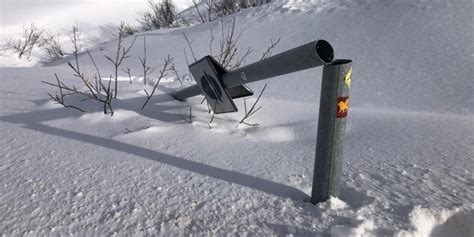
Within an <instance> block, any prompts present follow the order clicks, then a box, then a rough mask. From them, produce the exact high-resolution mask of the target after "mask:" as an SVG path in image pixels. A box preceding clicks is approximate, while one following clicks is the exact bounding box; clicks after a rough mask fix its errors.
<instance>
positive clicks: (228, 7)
mask: <svg viewBox="0 0 474 237" xmlns="http://www.w3.org/2000/svg"><path fill="white" fill-rule="evenodd" d="M237 6H238V5H237V4H236V1H234V0H219V1H216V2H215V3H214V9H215V11H216V14H217V15H218V16H220V17H222V16H227V15H230V14H234V13H235V12H237V10H238V7H237Z"/></svg>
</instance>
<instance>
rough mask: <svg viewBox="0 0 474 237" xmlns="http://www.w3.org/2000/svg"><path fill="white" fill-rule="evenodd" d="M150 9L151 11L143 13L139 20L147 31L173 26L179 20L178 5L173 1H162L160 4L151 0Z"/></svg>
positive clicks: (149, 2)
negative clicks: (177, 14)
mask: <svg viewBox="0 0 474 237" xmlns="http://www.w3.org/2000/svg"><path fill="white" fill-rule="evenodd" d="M148 7H149V8H150V9H149V11H147V12H141V13H140V16H139V18H138V19H137V20H138V22H139V23H140V25H141V26H142V28H143V29H144V30H146V31H148V30H154V29H159V28H161V27H170V26H173V24H174V23H175V21H176V20H177V16H176V5H175V4H174V3H173V1H172V0H162V1H161V2H160V3H154V2H153V1H152V0H149V1H148Z"/></svg>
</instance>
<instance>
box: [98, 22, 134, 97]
mask: <svg viewBox="0 0 474 237" xmlns="http://www.w3.org/2000/svg"><path fill="white" fill-rule="evenodd" d="M125 29H126V27H125V23H124V22H121V23H120V25H119V27H118V39H117V51H116V53H115V57H114V59H112V58H111V57H110V56H107V55H105V58H106V59H107V60H109V61H110V62H111V63H112V64H113V65H114V79H115V86H114V98H117V87H118V70H119V67H120V65H121V64H122V62H123V60H124V59H126V58H129V57H130V56H129V55H128V53H129V52H130V49H132V46H133V44H135V40H136V39H137V36H135V38H133V41H132V43H131V44H130V45H129V46H128V48H125V47H124V46H123V39H124V37H125V36H126V35H125Z"/></svg>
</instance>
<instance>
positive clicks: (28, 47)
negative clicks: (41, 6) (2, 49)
mask: <svg viewBox="0 0 474 237" xmlns="http://www.w3.org/2000/svg"><path fill="white" fill-rule="evenodd" d="M43 31H44V30H42V29H40V28H38V27H37V26H36V25H35V24H34V23H31V24H30V26H24V27H23V32H22V36H21V37H20V39H17V40H11V41H10V42H8V45H9V47H10V48H12V49H13V50H15V52H16V53H17V54H18V58H21V57H23V56H26V58H27V59H29V58H30V56H31V51H32V50H33V48H34V47H35V46H37V45H38V44H40V43H41V35H42V34H43Z"/></svg>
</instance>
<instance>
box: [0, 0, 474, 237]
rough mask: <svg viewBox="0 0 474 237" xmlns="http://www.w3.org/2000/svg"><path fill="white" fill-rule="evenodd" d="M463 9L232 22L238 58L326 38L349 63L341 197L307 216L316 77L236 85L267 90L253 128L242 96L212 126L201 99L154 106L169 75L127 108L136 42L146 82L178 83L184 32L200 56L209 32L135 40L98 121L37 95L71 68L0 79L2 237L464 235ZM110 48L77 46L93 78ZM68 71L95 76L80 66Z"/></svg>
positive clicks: (317, 5) (96, 110)
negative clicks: (244, 121)
mask: <svg viewBox="0 0 474 237" xmlns="http://www.w3.org/2000/svg"><path fill="white" fill-rule="evenodd" d="M472 12H473V2H472V1H471V0H456V1H454V0H446V1H441V0H432V1H426V0H414V1H403V0H394V1H375V0H352V1H342V0H337V1H326V0H309V1H301V0H274V1H273V2H272V3H271V4H268V5H263V6H259V7H256V8H251V9H246V10H243V11H242V12H240V13H237V14H236V15H235V19H236V22H237V26H238V27H237V28H238V30H239V31H243V33H242V36H241V38H240V41H239V48H240V49H241V50H245V49H247V48H248V47H251V48H253V49H254V51H255V52H254V53H253V54H251V56H250V57H249V59H248V60H247V61H248V63H249V62H253V61H256V60H258V59H259V58H260V57H261V52H263V51H265V49H266V47H267V46H268V45H269V43H270V39H273V40H276V39H278V38H280V39H281V43H280V44H278V45H277V47H276V48H275V50H274V53H279V52H283V51H285V50H288V49H291V48H293V47H296V46H298V45H301V44H303V43H306V42H309V41H312V40H315V39H318V38H322V39H325V40H328V41H329V42H331V44H332V45H333V47H334V49H335V52H336V58H350V59H353V60H354V65H353V78H352V79H353V80H352V87H351V107H350V110H349V116H348V123H347V129H346V137H345V145H344V153H345V155H344V167H343V175H342V180H341V195H340V196H339V197H338V198H335V197H331V198H330V199H329V200H328V201H327V202H325V203H320V204H318V205H313V204H311V203H309V195H310V193H311V182H312V176H313V162H314V150H315V144H316V127H317V119H316V118H317V117H318V103H319V91H320V83H321V82H320V77H321V69H320V68H319V69H311V70H306V71H302V72H298V73H294V74H290V75H285V76H281V77H278V78H274V79H271V80H267V81H265V82H258V83H254V84H250V85H249V86H250V87H251V88H252V89H253V90H254V91H256V92H259V91H260V89H261V88H262V87H263V84H264V83H268V88H267V90H266V91H265V93H264V95H263V97H262V99H261V101H260V102H259V104H260V105H262V106H263V108H262V109H261V110H260V111H259V112H258V113H256V114H255V115H254V116H252V117H251V118H250V119H249V122H252V123H259V124H260V126H259V127H249V126H243V125H239V121H240V119H241V118H242V117H243V112H242V110H243V103H244V101H243V100H242V99H239V100H237V101H236V103H237V106H238V107H239V110H240V111H239V112H238V113H235V114H225V115H217V116H216V117H215V119H214V122H213V123H212V129H209V126H208V121H209V119H210V115H209V114H208V113H207V107H206V105H202V104H201V103H200V102H201V100H202V97H196V98H192V99H190V100H189V101H187V102H178V101H174V100H172V99H171V98H170V97H169V96H168V95H167V94H166V92H168V91H172V90H175V89H176V88H180V87H181V85H180V83H178V82H176V81H175V80H173V78H171V77H168V78H166V80H163V81H162V82H160V86H159V91H158V92H157V94H156V95H155V96H154V97H153V99H152V100H151V101H150V103H149V105H148V106H147V107H146V108H145V109H144V110H140V109H139V108H140V107H141V105H142V104H143V102H144V100H145V96H144V92H143V89H144V88H146V89H147V90H150V88H151V85H146V86H144V85H143V82H142V80H143V78H142V74H141V68H140V62H139V60H138V59H137V57H141V56H142V50H143V40H141V39H142V37H143V36H146V39H147V45H148V57H149V58H148V60H149V64H150V65H153V66H157V68H154V69H155V71H154V72H152V73H151V74H150V75H151V77H152V79H154V78H156V76H157V73H158V71H157V70H159V68H158V65H161V64H162V62H163V61H162V60H163V58H164V57H166V56H167V55H168V54H169V55H171V56H173V57H175V63H176V68H177V69H178V70H179V71H180V72H182V73H186V72H187V69H186V63H185V62H186V61H185V59H184V55H183V48H186V42H185V41H184V40H183V38H182V33H183V32H185V33H187V34H189V37H190V38H191V39H192V40H193V44H194V45H195V47H194V49H195V54H196V57H197V58H200V57H202V56H205V55H207V54H209V40H210V33H209V31H210V29H213V32H214V34H215V35H216V36H218V35H220V30H221V25H220V24H221V22H220V21H214V22H211V23H206V24H200V25H196V26H191V27H183V28H176V29H172V30H158V31H152V32H145V33H140V34H139V36H138V39H137V41H136V44H135V45H134V46H133V48H132V57H130V58H128V59H126V60H125V61H124V65H123V66H122V67H123V68H131V71H132V76H133V78H134V82H133V84H132V85H130V84H129V82H128V77H127V75H126V74H125V73H122V74H121V77H122V80H121V81H120V82H119V97H118V99H117V100H116V101H114V108H115V110H116V113H115V115H114V116H112V117H110V116H107V115H104V114H103V113H102V108H101V106H100V105H99V104H97V103H95V102H94V101H90V100H89V101H83V102H81V101H80V100H82V98H81V97H74V96H71V97H70V98H68V102H69V103H71V104H74V105H77V106H80V107H81V108H84V109H85V110H87V112H86V113H81V112H79V111H76V110H72V109H65V108H63V107H61V106H59V105H55V104H53V103H52V102H50V101H48V98H47V94H46V93H47V92H50V93H51V92H53V91H54V88H52V87H49V86H47V85H45V84H43V83H41V81H42V80H45V81H49V82H54V81H55V79H54V73H57V74H58V76H59V77H60V78H62V79H63V80H64V81H67V82H68V83H76V85H77V86H80V83H79V82H78V81H77V79H74V77H73V76H72V73H71V71H70V69H69V68H68V67H67V65H66V63H67V61H68V60H72V57H71V56H67V57H66V58H64V59H62V60H59V61H56V62H54V63H52V64H48V65H46V66H45V67H17V68H12V67H4V68H0V82H1V84H0V131H1V133H2V135H1V136H0V189H1V192H0V233H1V234H2V236H21V235H26V236H63V235H78V236H99V235H100V236H102V235H120V236H123V235H130V236H148V235H153V236H156V235H158V236H183V235H185V236H187V235H196V236H223V235H224V236H225V235H231V236H234V235H237V236H397V237H412V236H417V237H422V236H434V237H441V236H460V237H464V236H474V229H473V226H474V203H473V197H474V189H473V186H474V175H473V171H474V167H473V166H474V162H473V159H474V97H473V93H472V91H473V89H474V88H473V78H472V75H474V72H473V67H472V64H473V63H474V37H473V32H474V31H473V25H474V24H470V23H472V22H473V14H472ZM233 17H234V16H230V17H227V18H224V19H223V23H224V24H229V23H230V22H231V20H232V18H233ZM88 33H90V34H93V32H87V31H86V32H84V34H88ZM91 37H92V36H91ZM132 39H133V37H128V38H126V39H125V44H129V43H130V42H131V41H132ZM115 49H116V41H110V42H106V43H101V44H97V45H94V46H93V47H92V48H90V50H91V54H92V55H93V57H94V58H95V59H96V60H97V62H98V65H99V67H100V68H101V69H102V74H103V75H107V76H106V77H107V78H108V75H109V74H111V73H112V67H111V66H110V63H108V62H107V61H106V59H105V58H104V55H113V53H114V50H115ZM214 50H217V48H215V49H214ZM3 54H4V57H0V65H8V63H11V61H10V55H8V54H6V53H5V52H3ZM188 56H189V55H188ZM80 60H81V65H82V68H83V70H85V71H87V72H93V65H92V64H91V62H90V60H89V59H88V56H87V55H81V57H80ZM28 63H30V64H31V62H26V64H28ZM15 64H16V65H17V66H18V65H19V64H22V61H16V63H15ZM26 64H25V62H24V61H23V64H22V65H23V66H29V65H26ZM104 80H106V79H104ZM190 84H191V82H188V81H186V82H185V85H184V86H188V85H190ZM255 99H256V97H255V96H254V97H253V98H252V99H249V100H247V103H248V104H250V103H252V102H253V101H255ZM189 106H192V108H193V109H192V114H193V121H192V123H188V122H186V121H185V119H186V118H187V117H189Z"/></svg>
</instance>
